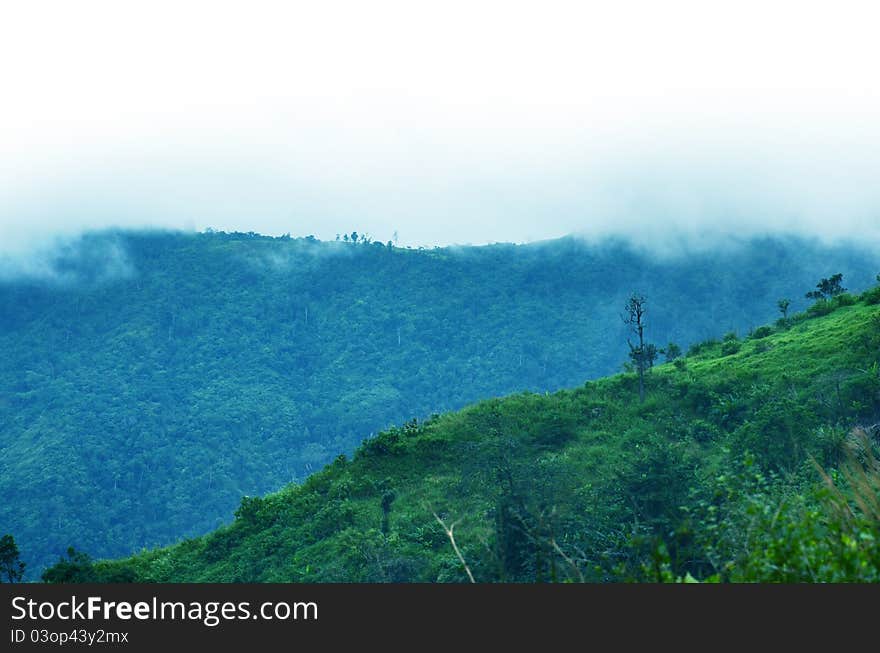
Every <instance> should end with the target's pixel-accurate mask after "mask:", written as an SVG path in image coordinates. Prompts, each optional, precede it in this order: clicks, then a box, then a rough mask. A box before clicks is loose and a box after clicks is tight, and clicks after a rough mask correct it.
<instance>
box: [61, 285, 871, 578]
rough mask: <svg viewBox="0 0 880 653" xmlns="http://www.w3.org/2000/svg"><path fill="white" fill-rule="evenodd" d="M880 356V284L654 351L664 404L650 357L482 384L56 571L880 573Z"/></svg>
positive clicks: (139, 574)
mask: <svg viewBox="0 0 880 653" xmlns="http://www.w3.org/2000/svg"><path fill="white" fill-rule="evenodd" d="M878 369H880V287H878V288H876V289H874V290H873V291H869V292H866V293H865V295H864V296H863V297H862V300H861V301H856V299H855V298H854V297H852V296H850V295H840V296H838V297H837V298H836V299H835V300H833V301H830V302H829V301H824V300H823V301H820V302H818V303H817V304H816V305H815V306H814V307H813V308H812V309H811V310H810V311H809V312H808V313H806V314H804V313H801V314H798V315H796V316H794V318H793V319H791V320H790V321H787V322H783V323H781V324H778V325H776V326H775V327H771V326H767V327H764V328H761V329H760V330H756V331H755V333H754V334H753V335H752V336H751V337H749V338H746V339H739V338H734V337H733V336H728V337H726V338H724V339H723V340H719V341H716V342H714V343H707V344H704V345H702V346H700V347H698V348H694V350H693V351H692V353H691V354H690V355H688V356H687V357H685V358H678V359H676V360H674V361H673V362H671V363H665V364H662V365H660V366H658V367H655V368H654V369H653V370H652V371H651V372H650V374H649V375H648V381H647V390H648V391H647V396H646V399H645V401H644V403H640V402H639V401H638V399H637V389H636V379H635V375H634V374H624V375H617V376H614V377H610V378H605V379H601V380H598V381H593V382H588V383H586V384H584V385H582V386H581V387H579V388H576V389H573V390H564V391H560V392H557V393H554V394H551V395H545V394H533V393H520V394H516V395H512V396H510V397H506V398H504V399H491V400H487V401H483V402H480V403H478V404H476V405H473V406H470V407H468V408H466V409H464V410H462V411H460V412H455V413H448V414H445V415H442V416H438V417H435V418H432V419H429V420H427V421H425V422H420V423H415V422H413V423H408V424H405V425H403V426H402V427H396V428H392V429H389V430H387V431H385V432H383V433H382V434H380V435H379V436H378V437H376V438H374V439H372V440H370V441H368V442H366V443H364V444H363V445H362V446H361V447H360V448H359V449H358V450H357V452H356V453H355V455H354V456H353V458H352V459H351V460H349V459H347V458H346V457H345V456H340V457H339V458H337V460H336V461H335V462H333V463H332V464H331V465H329V466H328V467H326V468H325V469H324V470H323V471H321V472H319V473H317V474H314V475H312V476H311V477H309V479H308V480H306V482H305V483H303V484H302V485H292V486H289V487H288V488H286V489H284V490H282V491H281V492H278V493H275V494H271V495H269V496H267V497H265V498H256V497H254V498H245V499H243V500H242V502H241V504H240V506H239V508H238V510H237V511H236V518H235V521H234V522H233V523H232V524H231V525H229V526H225V527H223V528H221V529H219V530H218V531H216V532H214V533H211V534H210V535H207V536H204V537H201V538H197V539H191V540H186V541H183V542H181V543H180V544H177V545H175V546H172V547H168V548H162V549H156V550H151V551H145V552H143V553H141V554H139V555H136V556H134V557H132V558H129V559H126V560H117V561H103V562H99V563H97V564H92V563H91V562H90V561H89V560H88V559H87V558H86V557H84V556H83V555H82V554H74V555H72V556H71V557H70V559H68V560H67V561H66V562H64V563H62V564H59V565H57V566H56V567H54V568H53V569H51V570H50V571H49V572H48V574H47V578H48V579H49V580H68V581H71V580H73V581H95V580H101V581H108V580H115V581H140V582H168V581H177V582H254V581H262V582H294V581H304V582H323V581H333V582H351V581H355V582H388V581H391V582H395V581H396V582H401V581H420V582H425V581H427V582H437V581H451V582H467V580H468V577H467V575H466V574H467V573H468V572H469V573H471V574H472V575H473V577H474V579H475V580H476V581H478V582H492V581H516V582H536V581H537V582H540V581H547V582H554V581H555V582H562V581H575V582H577V581H609V580H649V581H658V580H659V581H675V580H692V579H702V580H715V581H719V580H720V581H725V580H734V581H784V582H818V581H872V582H877V581H880V509H878V508H880V506H878V503H877V489H878V488H880V463H878V458H877V455H878V451H880V446H878V445H880V424H878V422H880V373H878ZM823 475H824V479H825V480H824V481H823ZM453 526H454V529H453ZM447 527H448V528H450V529H451V530H453V537H454V541H455V547H457V549H458V552H456V548H454V547H453V544H452V540H451V539H450V538H449V537H447V534H446V533H445V529H446V528H447ZM459 554H460V557H459ZM465 565H467V569H466V568H465Z"/></svg>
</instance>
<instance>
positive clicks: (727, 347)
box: [721, 334, 742, 356]
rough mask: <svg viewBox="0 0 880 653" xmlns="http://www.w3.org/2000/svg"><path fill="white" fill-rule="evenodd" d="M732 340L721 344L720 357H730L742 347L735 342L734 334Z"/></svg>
mask: <svg viewBox="0 0 880 653" xmlns="http://www.w3.org/2000/svg"><path fill="white" fill-rule="evenodd" d="M733 337H734V339H733V340H726V339H725V341H724V342H722V343H721V355H722V356H732V355H733V354H735V353H737V352H738V351H739V350H740V349H741V348H742V345H741V344H740V343H739V342H738V341H737V340H736V335H735V334H734V336H733Z"/></svg>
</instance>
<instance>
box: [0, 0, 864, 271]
mask: <svg viewBox="0 0 880 653" xmlns="http://www.w3.org/2000/svg"><path fill="white" fill-rule="evenodd" d="M313 4H318V3H313ZM319 4H320V5H321V7H320V8H319V7H313V8H309V9H308V10H305V9H298V8H292V7H291V6H289V5H287V4H275V3H257V2H255V3H248V5H247V9H246V10H242V9H237V8H236V7H234V6H233V5H228V4H224V3H216V2H214V3H201V2H193V3H188V4H186V5H185V6H179V5H178V4H172V3H161V2H159V3H156V4H155V6H154V5H152V4H151V9H150V11H149V12H137V11H135V10H133V9H131V8H124V7H121V6H119V3H110V2H85V3H76V6H73V5H70V6H63V5H57V6H55V5H53V9H52V12H50V13H48V14H47V13H46V12H45V11H44V9H45V8H44V7H41V4H40V3H20V6H19V7H17V8H16V9H13V10H11V11H10V16H9V17H8V20H7V19H4V32H5V33H4V34H3V38H2V39H0V57H2V59H3V61H5V62H14V65H10V66H8V68H9V70H8V73H9V74H8V76H7V79H5V82H4V84H5V87H4V95H5V96H6V97H7V98H13V101H10V102H4V103H3V104H2V105H0V139H2V144H3V147H2V148H0V178H2V184H0V257H2V261H3V266H4V269H5V270H7V273H8V271H9V270H13V269H27V268H28V266H30V269H39V267H40V263H39V262H34V260H32V259H33V256H34V252H35V251H38V250H39V251H44V252H45V251H46V249H47V247H48V246H49V245H50V244H51V243H52V242H54V241H55V240H56V239H58V238H62V239H68V242H69V239H70V238H74V239H75V238H76V235H77V234H78V233H81V232H82V231H84V230H89V229H100V228H104V227H131V228H141V227H163V228H175V229H184V230H203V229H206V228H209V227H211V228H214V229H222V230H226V231H235V230H238V231H256V232H260V233H265V234H273V235H274V234H283V233H291V234H292V235H308V234H313V235H315V236H317V237H318V238H321V239H325V240H326V239H333V238H335V236H336V234H339V233H350V232H351V231H355V230H356V231H358V232H359V233H367V234H370V235H371V236H372V237H373V238H374V239H377V240H382V241H386V240H391V239H393V238H394V237H395V234H396V235H397V239H398V242H399V244H401V245H412V246H433V245H447V244H466V243H473V244H479V243H487V242H496V241H509V242H529V241H536V240H542V239H547V238H553V237H558V236H562V235H565V234H570V233H575V234H580V235H583V236H584V237H586V238H590V239H595V238H600V237H606V236H623V237H627V238H630V239H632V240H634V241H635V242H636V243H638V244H640V245H642V246H644V247H648V248H650V249H654V250H656V251H661V252H667V251H687V250H688V249H690V248H705V247H712V246H716V245H717V244H718V243H724V242H727V241H728V240H730V239H736V238H743V237H748V236H751V235H764V234H797V235H806V236H815V237H818V238H821V239H823V240H841V239H842V240H847V239H849V240H856V241H859V242H862V243H866V242H867V243H880V184H878V183H877V176H878V174H877V171H878V170H880V120H878V116H880V111H878V110H880V81H878V79H880V78H878V76H877V75H876V73H875V71H874V70H873V63H874V62H876V61H878V60H880V46H878V42H877V39H876V38H875V37H874V34H873V33H872V31H873V26H874V25H876V24H877V20H876V19H877V17H878V16H877V15H876V13H877V10H875V9H873V8H871V7H870V6H868V5H862V4H856V3H839V4H835V6H834V10H833V11H829V10H825V9H822V8H821V7H818V8H817V7H813V6H812V5H810V4H809V3H787V2H781V3H774V5H773V7H772V8H771V7H768V6H766V3H757V2H745V3H741V4H738V5H737V7H736V11H735V13H726V14H720V13H715V11H714V10H712V9H711V8H708V7H706V6H705V5H706V3H698V2H672V3H668V4H666V3H664V5H663V6H662V7H660V6H658V7H657V8H656V9H655V8H653V7H652V5H651V4H650V3H642V2H623V3H614V4H615V6H614V7H613V8H612V7H604V6H603V7H602V8H598V7H593V6H591V5H589V4H585V3H553V2H549V3H541V4H540V5H538V4H535V5H534V6H533V7H528V6H525V5H513V4H511V3H500V2H471V3H460V4H458V3H444V4H443V6H442V8H441V7H440V6H438V8H436V9H434V10H430V11H429V10H427V9H424V8H422V9H419V8H418V7H416V6H415V4H413V3H402V2H379V3H375V4H374V3H370V6H369V8H368V9H367V8H358V5H356V4H354V3H319ZM240 7H244V5H240ZM47 15H48V16H50V17H49V18H47Z"/></svg>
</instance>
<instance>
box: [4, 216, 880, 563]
mask: <svg viewBox="0 0 880 653" xmlns="http://www.w3.org/2000/svg"><path fill="white" fill-rule="evenodd" d="M353 241H354V239H353V238H351V237H348V242H346V241H345V240H342V241H339V242H319V241H317V240H315V239H313V238H298V239H297V238H288V237H280V238H268V237H263V236H258V235H256V234H241V233H236V234H227V233H204V234H185V233H163V232H143V233H132V232H107V233H97V234H88V235H86V236H84V237H83V238H82V239H81V240H79V241H77V242H74V243H71V244H68V245H67V246H66V247H63V248H60V249H58V250H57V251H56V252H55V254H54V258H52V259H51V260H49V261H48V262H46V263H45V265H43V266H42V267H38V268H36V269H39V270H42V275H36V276H35V275H34V274H31V275H30V276H28V275H20V276H17V277H16V276H12V277H8V276H7V277H3V278H2V279H0V305H2V306H3V307H4V310H3V311H2V312H0V351H2V354H3V355H2V356H0V496H2V497H3V499H4V500H3V501H2V502H0V532H2V533H6V532H8V533H12V534H14V536H15V539H16V542H17V543H18V546H19V547H20V549H21V553H22V556H23V558H24V559H25V560H26V561H27V563H28V569H29V572H30V577H31V578H36V577H37V576H38V575H39V572H40V570H41V569H42V568H44V567H45V566H46V565H47V564H51V563H52V562H54V561H55V560H57V559H58V556H59V555H61V554H62V553H63V552H64V551H65V550H66V548H67V547H68V546H70V545H73V546H75V547H76V548H78V549H82V550H86V551H89V552H90V553H91V554H93V555H96V556H100V557H120V556H124V555H128V554H130V553H132V552H134V551H138V550H140V549H142V548H144V547H147V548H151V547H154V546H158V545H163V544H170V543H173V542H176V541H179V540H180V539H181V538H183V537H192V536H196V535H201V534H203V533H206V532H209V531H210V530H213V529H215V528H217V527H219V526H221V525H223V524H225V523H227V522H228V521H229V520H230V519H231V518H232V516H233V511H234V510H235V508H236V506H237V505H238V504H239V502H240V500H241V497H242V496H244V495H251V496H259V495H263V494H266V493H268V492H273V491H276V490H278V489H280V488H282V487H284V486H285V485H287V484H289V483H291V482H301V481H302V480H303V479H305V478H306V477H308V476H309V474H310V473H311V472H313V471H315V470H319V469H320V468H321V467H322V466H323V465H324V464H326V463H327V462H329V461H331V460H333V459H334V458H335V457H336V456H338V455H339V454H340V453H346V454H349V455H350V454H351V453H352V452H353V451H354V449H355V447H356V446H358V445H359V444H360V443H361V441H362V440H364V439H365V438H367V437H369V436H371V435H373V434H375V433H377V432H379V431H381V430H382V429H386V428H388V427H389V426H391V425H395V424H396V425H400V424H404V423H405V422H407V421H409V420H411V419H412V418H414V417H416V418H419V419H420V420H421V419H424V418H427V417H428V416H429V415H431V414H434V413H443V412H448V411H451V410H456V409H459V408H462V407H464V406H466V405H468V404H470V403H474V402H476V401H479V400H483V399H489V398H492V397H498V396H503V395H508V394H512V393H518V392H523V391H530V392H537V393H543V392H546V391H551V392H552V391H556V390H559V389H561V388H566V387H574V386H578V385H581V384H582V383H583V382H584V381H585V380H587V379H593V378H598V377H601V376H604V375H608V374H613V373H615V372H618V371H620V369H621V364H622V363H623V362H624V361H625V360H626V358H627V345H626V337H627V335H626V331H625V329H626V327H625V325H624V324H623V323H622V322H621V320H620V312H621V310H622V306H623V304H624V303H625V301H626V298H627V297H628V296H629V294H630V293H632V292H633V291H638V292H641V293H643V294H645V295H646V296H647V297H648V298H649V307H650V322H649V325H648V336H649V338H650V339H651V341H652V342H655V343H657V345H658V347H663V346H665V345H666V343H668V342H669V341H674V342H676V343H678V345H680V346H681V347H682V348H684V349H687V348H688V346H689V345H691V344H693V343H694V342H697V341H701V340H703V339H705V338H707V337H710V336H712V335H713V334H716V333H718V332H719V331H720V332H726V331H737V332H738V333H739V334H740V335H744V334H746V333H747V332H748V331H749V330H750V329H751V328H752V327H755V326H757V325H759V324H762V323H765V322H768V321H772V320H773V319H775V318H776V317H777V316H778V310H777V306H776V303H777V300H778V299H780V298H783V297H790V298H792V300H793V304H792V307H791V310H792V312H794V311H795V310H799V309H801V308H803V307H804V306H805V305H806V303H807V302H806V301H805V300H804V299H803V296H804V292H805V290H807V289H809V288H812V287H813V285H814V284H815V282H816V280H817V279H818V278H820V277H823V276H827V275H829V274H831V273H834V272H841V273H843V274H844V278H845V280H846V284H847V286H849V287H850V288H852V289H854V290H859V289H863V288H866V287H867V286H868V285H869V284H870V283H872V282H873V278H874V275H875V274H876V270H877V267H878V266H877V260H876V256H875V255H874V253H873V252H870V251H869V250H866V249H859V248H857V247H854V246H837V247H831V246H825V245H821V244H819V243H816V242H812V241H806V240H798V239H776V240H772V239H755V240H749V241H744V242H742V243H730V244H727V245H724V246H718V247H716V248H714V249H712V250H706V251H696V252H687V253H686V254H687V255H684V254H680V255H672V254H668V255H666V256H662V257H661V256H657V255H650V254H648V253H646V252H643V251H639V250H636V249H634V248H632V247H631V246H629V245H627V244H625V243H622V242H616V241H606V242H601V243H595V244H587V243H585V242H582V241H580V240H577V239H574V238H566V239H561V240H557V241H550V242H545V243H536V244H532V245H519V246H518V245H492V246H486V247H451V248H438V249H429V250H419V249H408V248H400V247H394V246H389V244H387V243H386V244H381V243H375V242H371V241H369V240H368V239H364V238H363V237H358V239H357V242H353ZM32 268H34V266H32ZM6 269H8V266H7V267H4V266H0V270H6ZM523 401H525V399H524V400H523ZM528 401H538V400H537V399H536V398H534V397H533V398H530V399H529V400H528ZM419 428H420V429H421V428H427V427H423V426H420V427H419ZM431 428H434V427H431ZM566 428H567V427H566ZM578 428H580V426H579V427H578ZM515 435H516V434H515V433H511V434H505V435H504V437H514V436H515ZM457 453H460V452H456V454H455V455H457ZM450 455H452V454H450ZM380 480H381V479H380ZM394 505H395V506H398V505H406V498H405V497H404V496H402V497H401V500H400V503H399V504H398V502H397V501H395V504H394ZM328 518H329V517H328Z"/></svg>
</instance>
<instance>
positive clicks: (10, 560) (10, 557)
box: [0, 534, 25, 583]
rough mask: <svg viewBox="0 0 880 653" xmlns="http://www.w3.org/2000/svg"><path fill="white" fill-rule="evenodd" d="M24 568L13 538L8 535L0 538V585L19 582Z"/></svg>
mask: <svg viewBox="0 0 880 653" xmlns="http://www.w3.org/2000/svg"><path fill="white" fill-rule="evenodd" d="M24 567H25V563H24V562H22V561H21V560H20V558H19V551H18V545H17V544H16V543H15V538H14V537H12V535H9V534H7V535H4V536H3V537H0V583H18V582H21V579H22V577H23V576H24Z"/></svg>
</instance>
